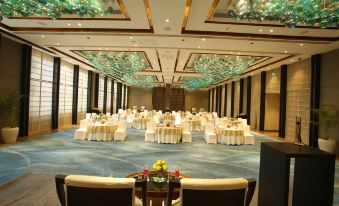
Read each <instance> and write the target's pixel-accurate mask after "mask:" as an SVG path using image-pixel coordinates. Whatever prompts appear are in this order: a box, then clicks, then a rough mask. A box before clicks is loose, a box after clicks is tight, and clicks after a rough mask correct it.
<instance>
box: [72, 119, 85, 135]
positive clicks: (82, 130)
mask: <svg viewBox="0 0 339 206" xmlns="http://www.w3.org/2000/svg"><path fill="white" fill-rule="evenodd" d="M87 121H88V120H87V119H83V120H80V128H79V129H77V130H75V133H74V140H85V139H86V134H87V124H88V123H87Z"/></svg>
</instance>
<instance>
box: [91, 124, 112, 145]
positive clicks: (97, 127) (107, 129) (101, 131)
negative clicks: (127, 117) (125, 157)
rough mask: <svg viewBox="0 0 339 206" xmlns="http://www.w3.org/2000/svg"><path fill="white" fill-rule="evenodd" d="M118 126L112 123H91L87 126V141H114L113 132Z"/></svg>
mask: <svg viewBox="0 0 339 206" xmlns="http://www.w3.org/2000/svg"><path fill="white" fill-rule="evenodd" d="M117 129H118V124H114V123H104V124H102V123H91V124H88V125H87V134H86V139H87V140H96V141H110V140H113V139H114V132H115V131H116V130H117Z"/></svg>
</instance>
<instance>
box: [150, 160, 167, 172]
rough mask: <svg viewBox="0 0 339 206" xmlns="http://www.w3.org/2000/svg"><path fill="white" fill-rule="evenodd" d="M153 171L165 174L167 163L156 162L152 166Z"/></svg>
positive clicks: (162, 161)
mask: <svg viewBox="0 0 339 206" xmlns="http://www.w3.org/2000/svg"><path fill="white" fill-rule="evenodd" d="M153 169H154V170H156V171H157V172H166V170H167V163H166V162H165V161H164V160H157V161H156V162H155V163H154V164H153Z"/></svg>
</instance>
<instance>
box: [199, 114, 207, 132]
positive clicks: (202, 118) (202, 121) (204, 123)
mask: <svg viewBox="0 0 339 206" xmlns="http://www.w3.org/2000/svg"><path fill="white" fill-rule="evenodd" d="M200 122H201V130H202V131H204V130H205V125H206V118H205V117H200Z"/></svg>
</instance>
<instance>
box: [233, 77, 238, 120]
mask: <svg viewBox="0 0 339 206" xmlns="http://www.w3.org/2000/svg"><path fill="white" fill-rule="evenodd" d="M239 100H240V81H239V80H237V81H236V82H235V85H234V110H233V116H234V117H236V116H238V115H239Z"/></svg>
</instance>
